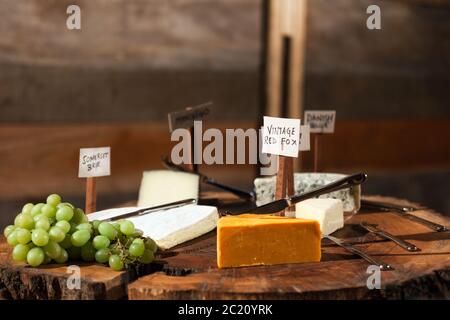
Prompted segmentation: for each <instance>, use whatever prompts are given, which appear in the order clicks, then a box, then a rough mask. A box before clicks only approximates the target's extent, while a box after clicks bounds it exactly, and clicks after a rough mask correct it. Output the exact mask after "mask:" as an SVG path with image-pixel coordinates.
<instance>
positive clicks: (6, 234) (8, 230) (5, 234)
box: [3, 225, 16, 238]
mask: <svg viewBox="0 0 450 320" xmlns="http://www.w3.org/2000/svg"><path fill="white" fill-rule="evenodd" d="M15 229H16V226H13V225H10V226H7V227H6V228H5V229H4V230H3V235H4V236H5V238H8V236H9V235H10V234H11V232H13V231H14V230H15Z"/></svg>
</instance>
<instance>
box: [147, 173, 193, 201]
mask: <svg viewBox="0 0 450 320" xmlns="http://www.w3.org/2000/svg"><path fill="white" fill-rule="evenodd" d="M198 192H199V176H198V175H197V174H192V173H187V172H177V171H170V170H155V171H146V172H144V174H143V176H142V182H141V187H140V189H139V200H138V206H140V207H153V206H158V205H161V204H166V203H171V202H175V201H179V200H185V199H191V198H193V199H198Z"/></svg>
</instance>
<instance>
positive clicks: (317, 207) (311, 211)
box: [295, 199, 344, 236]
mask: <svg viewBox="0 0 450 320" xmlns="http://www.w3.org/2000/svg"><path fill="white" fill-rule="evenodd" d="M295 216H296V218H302V219H308V220H316V221H318V222H319V224H320V229H321V231H322V235H323V236H326V235H329V234H331V233H333V232H334V231H336V230H338V229H341V228H343V227H344V209H343V205H342V201H341V200H339V199H309V200H305V201H301V202H299V203H297V204H296V205H295Z"/></svg>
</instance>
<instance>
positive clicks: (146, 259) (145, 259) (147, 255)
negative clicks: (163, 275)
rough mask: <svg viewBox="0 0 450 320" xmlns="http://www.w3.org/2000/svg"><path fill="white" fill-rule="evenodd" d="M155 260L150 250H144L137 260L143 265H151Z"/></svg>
mask: <svg viewBox="0 0 450 320" xmlns="http://www.w3.org/2000/svg"><path fill="white" fill-rule="evenodd" d="M154 259H155V256H154V254H153V251H152V250H150V249H145V250H144V253H143V254H142V256H141V257H140V258H139V261H140V262H142V263H144V264H149V263H152V261H153V260H154Z"/></svg>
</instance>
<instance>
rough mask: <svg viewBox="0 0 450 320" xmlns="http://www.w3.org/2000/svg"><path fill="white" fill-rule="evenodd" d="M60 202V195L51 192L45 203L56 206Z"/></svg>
mask: <svg viewBox="0 0 450 320" xmlns="http://www.w3.org/2000/svg"><path fill="white" fill-rule="evenodd" d="M60 203H61V196H60V195H58V194H55V193H54V194H51V195H49V196H48V197H47V204H49V205H51V206H53V207H56V206H57V205H59V204H60Z"/></svg>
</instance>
